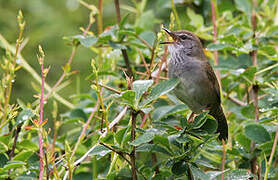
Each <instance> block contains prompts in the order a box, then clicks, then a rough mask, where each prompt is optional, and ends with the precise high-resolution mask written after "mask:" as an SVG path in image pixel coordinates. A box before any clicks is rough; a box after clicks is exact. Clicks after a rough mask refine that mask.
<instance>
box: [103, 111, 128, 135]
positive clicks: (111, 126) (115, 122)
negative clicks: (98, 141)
mask: <svg viewBox="0 0 278 180" xmlns="http://www.w3.org/2000/svg"><path fill="white" fill-rule="evenodd" d="M126 111H127V107H124V109H123V110H122V111H121V112H120V114H119V115H118V116H117V117H116V118H115V119H114V120H113V121H112V122H111V123H109V129H112V128H113V127H114V126H115V125H116V124H117V123H118V122H119V121H120V120H121V119H122V118H123V117H124V115H125V114H126ZM106 134H107V129H105V130H104V132H103V133H102V135H101V136H100V138H102V137H105V136H106Z"/></svg>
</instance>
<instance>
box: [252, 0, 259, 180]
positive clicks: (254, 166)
mask: <svg viewBox="0 0 278 180" xmlns="http://www.w3.org/2000/svg"><path fill="white" fill-rule="evenodd" d="M252 5H253V7H252V15H251V23H252V29H253V38H254V39H255V38H256V29H257V22H256V21H257V20H256V11H255V7H256V6H257V2H256V0H252ZM250 56H251V59H252V64H253V66H255V67H257V50H253V51H252V52H251V53H250ZM253 81H256V75H255V76H254V80H253ZM258 91H259V85H257V84H253V85H252V92H253V104H254V107H255V121H256V122H258V121H259V106H258ZM254 149H255V142H253V141H252V142H251V148H250V150H251V152H252V151H254ZM251 173H253V174H256V173H257V156H255V157H254V158H253V159H251ZM253 179H255V178H253Z"/></svg>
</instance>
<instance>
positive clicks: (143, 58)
mask: <svg viewBox="0 0 278 180" xmlns="http://www.w3.org/2000/svg"><path fill="white" fill-rule="evenodd" d="M137 51H138V53H139V55H140V58H141V60H142V61H143V64H144V66H145V68H146V71H147V74H148V76H147V79H149V77H151V71H150V69H149V67H148V64H147V62H146V60H145V57H144V55H143V53H142V52H141V51H140V49H138V48H137Z"/></svg>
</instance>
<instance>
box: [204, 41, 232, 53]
mask: <svg viewBox="0 0 278 180" xmlns="http://www.w3.org/2000/svg"><path fill="white" fill-rule="evenodd" d="M207 49H208V50H209V51H219V50H232V49H234V48H233V47H232V46H231V45H230V44H226V43H217V44H214V43H211V44H209V45H208V46H207Z"/></svg>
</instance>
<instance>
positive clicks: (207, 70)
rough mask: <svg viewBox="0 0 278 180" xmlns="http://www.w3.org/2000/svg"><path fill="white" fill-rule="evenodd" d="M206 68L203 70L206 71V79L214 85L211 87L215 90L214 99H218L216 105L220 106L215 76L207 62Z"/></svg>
mask: <svg viewBox="0 0 278 180" xmlns="http://www.w3.org/2000/svg"><path fill="white" fill-rule="evenodd" d="M206 66H207V68H205V69H206V73H207V76H208V79H209V80H210V81H211V82H212V84H213V85H214V86H213V88H214V90H215V91H214V92H215V93H216V97H217V99H218V103H219V104H220V103H221V99H220V87H219V83H218V80H217V78H216V75H215V73H214V71H213V69H212V67H211V65H210V64H209V62H206Z"/></svg>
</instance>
